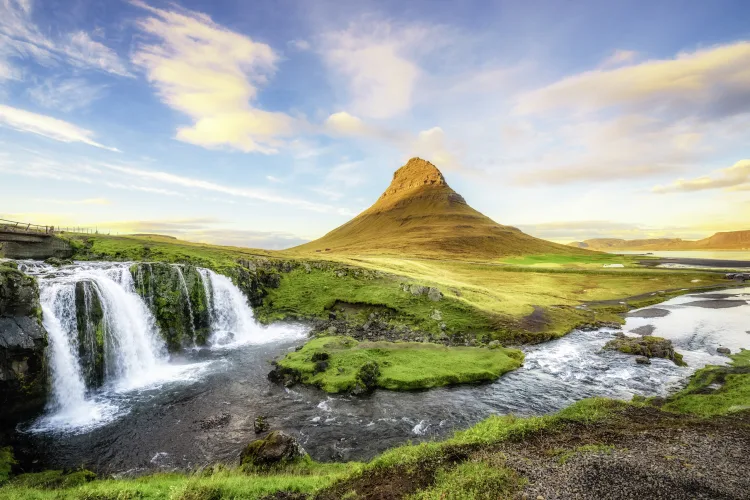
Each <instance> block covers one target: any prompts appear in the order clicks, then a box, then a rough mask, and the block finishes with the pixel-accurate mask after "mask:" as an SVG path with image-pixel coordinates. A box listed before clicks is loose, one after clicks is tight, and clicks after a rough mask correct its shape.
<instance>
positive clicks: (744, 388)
mask: <svg viewBox="0 0 750 500" xmlns="http://www.w3.org/2000/svg"><path fill="white" fill-rule="evenodd" d="M663 409H665V410H668V411H676V412H679V413H692V414H695V415H702V416H704V417H712V416H716V415H727V414H730V413H735V412H739V411H744V410H750V350H746V349H743V350H742V351H741V352H740V353H739V354H735V355H733V356H732V364H731V365H730V366H706V367H705V368H702V369H700V370H698V371H697V372H695V374H694V375H693V376H692V378H691V379H690V383H689V384H688V386H687V387H686V388H685V389H684V390H682V391H680V392H679V393H678V394H676V395H675V396H673V397H671V398H669V399H668V401H667V404H665V405H664V406H663Z"/></svg>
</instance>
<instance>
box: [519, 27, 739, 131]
mask: <svg viewBox="0 0 750 500" xmlns="http://www.w3.org/2000/svg"><path fill="white" fill-rule="evenodd" d="M748 66H750V42H739V43H735V44H731V45H721V46H717V47H713V48H709V49H701V50H697V51H695V52H685V53H680V54H678V55H677V56H676V57H675V58H673V59H662V60H650V61H645V62H642V63H639V64H634V65H629V66H624V67H620V68H615V69H598V70H593V71H587V72H584V73H580V74H577V75H573V76H569V77H566V78H563V79H562V80H560V81H557V82H555V83H553V84H551V85H548V86H546V87H543V88H541V89H538V90H534V91H532V92H528V93H526V94H524V95H522V96H521V97H520V99H519V101H518V105H517V106H516V111H517V112H518V113H521V114H534V113H544V112H549V111H552V110H575V111H576V112H577V113H583V112H595V111H600V110H605V109H611V108H618V109H621V110H629V111H631V112H643V111H654V112H659V113H660V114H662V115H667V116H669V117H671V118H673V119H680V118H684V117H689V116H698V117H701V118H704V119H711V118H716V117H721V116H729V115H733V114H739V113H745V112H748V111H750V72H748V71H747V70H746V68H747V67H748Z"/></svg>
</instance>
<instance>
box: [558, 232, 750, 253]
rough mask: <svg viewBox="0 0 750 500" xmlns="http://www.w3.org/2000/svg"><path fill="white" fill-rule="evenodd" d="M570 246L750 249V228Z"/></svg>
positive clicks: (600, 241)
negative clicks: (705, 235)
mask: <svg viewBox="0 0 750 500" xmlns="http://www.w3.org/2000/svg"><path fill="white" fill-rule="evenodd" d="M568 245H569V246H573V247H576V248H586V249H589V250H603V251H608V250H750V230H746V231H727V232H722V233H716V234H714V235H713V236H709V237H708V238H704V239H702V240H696V241H691V240H683V239H679V238H657V239H644V240H622V239H616V238H594V239H590V240H584V241H575V242H573V243H569V244H568Z"/></svg>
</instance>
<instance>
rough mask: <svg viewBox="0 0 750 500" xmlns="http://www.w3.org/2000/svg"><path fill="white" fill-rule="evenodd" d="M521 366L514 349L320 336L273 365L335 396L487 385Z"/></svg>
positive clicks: (519, 357) (520, 359)
mask: <svg viewBox="0 0 750 500" xmlns="http://www.w3.org/2000/svg"><path fill="white" fill-rule="evenodd" d="M522 363H523V353H522V352H521V351H518V350H515V349H503V348H496V349H486V348H477V347H444V346H441V345H437V344H429V343H415V342H357V341H356V340H354V339H352V338H350V337H321V338H316V339H313V340H311V341H309V342H308V343H307V344H305V346H304V347H303V348H302V349H301V350H300V351H297V352H292V353H289V354H287V355H286V357H285V358H284V359H282V360H281V361H279V362H278V365H279V367H280V368H281V369H282V370H285V371H287V372H290V373H293V374H295V375H296V377H297V378H298V380H299V381H301V382H302V383H305V384H310V385H315V386H317V387H320V388H321V389H323V390H324V391H326V392H332V393H336V392H347V391H362V392H364V391H367V390H372V389H374V388H376V387H379V388H382V389H390V390H397V391H398V390H414V389H428V388H430V387H440V386H445V385H453V384H469V383H479V382H487V381H492V380H496V379H497V378H498V377H500V376H501V375H502V374H504V373H506V372H509V371H511V370H515V369H516V368H518V367H520V366H521V364H522Z"/></svg>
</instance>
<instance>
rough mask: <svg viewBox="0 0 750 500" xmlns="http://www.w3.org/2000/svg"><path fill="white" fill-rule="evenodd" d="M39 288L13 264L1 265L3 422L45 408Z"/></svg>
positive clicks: (0, 410) (44, 342) (0, 393)
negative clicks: (12, 416) (13, 416)
mask: <svg viewBox="0 0 750 500" xmlns="http://www.w3.org/2000/svg"><path fill="white" fill-rule="evenodd" d="M41 318H42V313H41V307H40V305H39V289H38V287H37V284H36V280H34V278H32V277H30V276H27V275H25V274H24V273H22V272H21V271H19V270H18V269H17V267H16V264H15V263H13V262H2V263H0V421H2V420H4V419H5V418H7V417H9V416H10V415H13V414H15V413H18V412H25V411H34V410H36V409H38V408H41V407H42V406H44V402H45V399H46V393H47V378H46V368H45V362H44V351H45V347H46V346H47V334H46V332H45V331H44V327H43V326H42V320H41Z"/></svg>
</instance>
